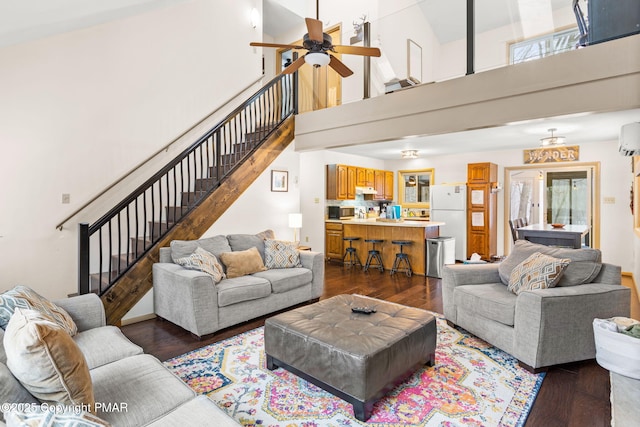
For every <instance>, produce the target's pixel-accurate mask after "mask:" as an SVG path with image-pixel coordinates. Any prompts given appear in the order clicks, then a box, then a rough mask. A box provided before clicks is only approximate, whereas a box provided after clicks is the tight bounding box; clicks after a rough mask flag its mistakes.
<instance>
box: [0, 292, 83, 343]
mask: <svg viewBox="0 0 640 427" xmlns="http://www.w3.org/2000/svg"><path fill="white" fill-rule="evenodd" d="M16 308H24V309H30V310H36V311H39V312H40V313H42V314H43V315H44V316H46V317H47V318H48V319H49V320H51V321H53V322H55V323H57V324H58V325H60V326H62V327H63V328H64V330H65V331H67V333H68V334H69V335H71V336H74V335H75V334H76V333H77V332H78V327H77V326H76V324H75V322H74V321H73V319H72V318H71V316H69V313H67V312H66V311H65V310H64V309H63V308H62V307H58V306H57V305H55V304H54V303H52V302H51V301H49V300H48V299H46V298H45V297H43V296H41V295H40V294H38V293H37V292H36V291H34V290H33V289H31V288H28V287H26V286H16V287H15V288H13V289H11V290H9V291H7V292H5V293H3V294H2V295H0V328H2V329H6V328H7V324H8V323H9V319H11V316H12V315H13V312H14V311H15V309H16Z"/></svg>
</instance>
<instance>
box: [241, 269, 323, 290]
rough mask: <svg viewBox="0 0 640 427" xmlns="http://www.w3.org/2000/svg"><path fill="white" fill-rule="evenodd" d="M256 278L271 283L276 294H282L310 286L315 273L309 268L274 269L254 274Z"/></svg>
mask: <svg viewBox="0 0 640 427" xmlns="http://www.w3.org/2000/svg"><path fill="white" fill-rule="evenodd" d="M253 276H254V277H262V278H264V279H266V280H268V281H269V282H270V283H271V290H272V291H273V293H274V294H280V293H283V292H287V291H290V290H291V289H295V288H299V287H300V286H304V285H308V284H309V283H311V281H312V280H313V273H312V272H311V270H309V269H308V268H303V267H301V268H274V269H271V270H266V271H261V272H259V273H255V274H253Z"/></svg>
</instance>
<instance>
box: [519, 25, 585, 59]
mask: <svg viewBox="0 0 640 427" xmlns="http://www.w3.org/2000/svg"><path fill="white" fill-rule="evenodd" d="M579 39H580V31H579V30H578V28H577V27H576V28H572V29H569V30H564V31H558V32H557V33H553V34H547V35H544V36H540V37H535V38H532V39H527V40H523V41H521V42H516V43H512V44H511V45H510V46H509V63H510V64H519V63H520V62H526V61H532V60H534V59H540V58H544V57H545V56H551V55H555V54H557V53H562V52H566V51H568V50H572V49H575V48H576V46H577V44H578V40H579Z"/></svg>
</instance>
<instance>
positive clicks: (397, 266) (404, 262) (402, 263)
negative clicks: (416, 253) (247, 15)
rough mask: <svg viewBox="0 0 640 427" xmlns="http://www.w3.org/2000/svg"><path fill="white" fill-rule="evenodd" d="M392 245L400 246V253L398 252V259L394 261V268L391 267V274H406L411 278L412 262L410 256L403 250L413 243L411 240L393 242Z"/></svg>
mask: <svg viewBox="0 0 640 427" xmlns="http://www.w3.org/2000/svg"><path fill="white" fill-rule="evenodd" d="M391 243H393V244H394V245H398V246H400V252H396V259H395V260H394V261H393V267H391V274H393V273H397V272H404V273H405V274H406V275H407V276H408V277H411V273H412V271H411V262H410V261H409V256H408V255H407V254H405V253H404V252H403V251H402V249H403V248H404V247H405V246H407V245H411V244H412V243H413V242H412V241H411V240H392V241H391Z"/></svg>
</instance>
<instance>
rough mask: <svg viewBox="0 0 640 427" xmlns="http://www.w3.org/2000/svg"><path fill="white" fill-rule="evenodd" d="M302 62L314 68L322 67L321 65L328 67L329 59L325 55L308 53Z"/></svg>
mask: <svg viewBox="0 0 640 427" xmlns="http://www.w3.org/2000/svg"><path fill="white" fill-rule="evenodd" d="M304 61H305V62H306V63H307V64H311V65H313V66H314V67H322V66H323V65H329V61H331V58H329V55H327V54H326V53H321V52H309V53H307V54H306V55H305V56H304Z"/></svg>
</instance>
